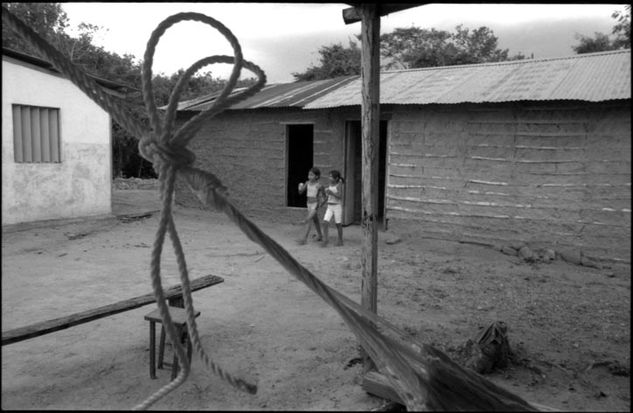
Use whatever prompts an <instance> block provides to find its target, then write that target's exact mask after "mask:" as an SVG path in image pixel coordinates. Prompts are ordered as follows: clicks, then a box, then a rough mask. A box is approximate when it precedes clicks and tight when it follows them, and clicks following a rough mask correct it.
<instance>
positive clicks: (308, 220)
mask: <svg viewBox="0 0 633 413" xmlns="http://www.w3.org/2000/svg"><path fill="white" fill-rule="evenodd" d="M302 223H303V224H305V226H306V233H305V236H304V237H303V238H301V239H300V240H297V243H298V244H299V245H305V244H306V243H307V242H308V235H310V227H311V226H312V219H311V214H308V217H307V218H306V219H305V220H303V221H302Z"/></svg>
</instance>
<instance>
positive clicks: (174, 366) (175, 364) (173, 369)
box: [171, 328, 183, 380]
mask: <svg viewBox="0 0 633 413" xmlns="http://www.w3.org/2000/svg"><path fill="white" fill-rule="evenodd" d="M177 333H178V334H177V335H178V339H179V340H180V342H181V343H182V334H183V331H182V328H178V329H177ZM171 347H172V350H173V351H174V361H173V363H172V365H171V379H172V380H174V379H175V378H176V376H178V368H179V367H180V366H179V364H178V354H177V353H176V346H175V345H174V344H172V346H171Z"/></svg>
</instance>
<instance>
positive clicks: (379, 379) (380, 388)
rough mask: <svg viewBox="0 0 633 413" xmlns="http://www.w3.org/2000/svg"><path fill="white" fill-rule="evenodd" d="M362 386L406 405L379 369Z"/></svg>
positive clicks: (368, 391)
mask: <svg viewBox="0 0 633 413" xmlns="http://www.w3.org/2000/svg"><path fill="white" fill-rule="evenodd" d="M361 387H362V388H363V390H365V391H366V392H367V393H369V394H373V395H374V396H378V397H380V398H383V399H385V400H390V401H392V402H395V403H398V404H401V405H403V406H404V405H405V403H404V402H403V401H402V399H401V398H400V396H398V393H396V391H395V390H394V389H393V388H392V387H391V385H390V384H389V380H387V378H386V377H385V376H383V375H382V374H380V373H378V372H377V371H370V372H369V373H367V374H365V376H364V377H363V382H362V383H361ZM530 404H531V405H532V406H534V407H535V408H536V409H538V410H540V411H542V412H558V411H561V410H558V409H555V408H553V407H549V406H544V405H541V404H537V403H530Z"/></svg>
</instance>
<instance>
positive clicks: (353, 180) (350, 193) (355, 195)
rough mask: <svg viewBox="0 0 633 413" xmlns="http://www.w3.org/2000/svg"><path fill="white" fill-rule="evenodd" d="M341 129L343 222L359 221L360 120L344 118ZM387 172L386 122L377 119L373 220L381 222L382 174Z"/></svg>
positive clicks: (383, 202) (382, 215)
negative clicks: (343, 161)
mask: <svg viewBox="0 0 633 413" xmlns="http://www.w3.org/2000/svg"><path fill="white" fill-rule="evenodd" d="M345 129H346V132H345V151H346V154H345V173H346V176H345V179H346V181H345V210H344V211H343V223H344V224H346V225H349V224H360V221H361V214H362V211H361V208H362V201H361V194H362V174H363V171H362V159H363V152H362V146H361V140H362V130H361V123H360V121H356V120H355V121H348V122H347V123H346V128H345ZM386 172H387V121H386V120H382V121H380V141H379V151H378V211H377V217H376V218H377V220H378V223H379V224H382V223H383V221H384V217H385V212H384V211H385V176H386Z"/></svg>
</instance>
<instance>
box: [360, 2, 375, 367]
mask: <svg viewBox="0 0 633 413" xmlns="http://www.w3.org/2000/svg"><path fill="white" fill-rule="evenodd" d="M359 10H360V13H361V18H362V25H361V81H362V91H361V94H362V103H361V126H362V132H361V135H362V153H363V159H362V197H361V204H362V207H361V228H362V233H363V239H362V250H361V272H362V286H361V290H362V296H361V305H362V306H363V307H364V308H366V309H368V310H369V311H371V312H373V313H376V312H377V296H378V294H377V288H378V276H377V264H378V231H377V225H376V224H377V223H376V217H377V212H378V149H379V140H378V139H379V134H380V49H379V48H380V16H379V15H378V6H377V5H376V4H364V5H362V6H361V7H360V8H359ZM362 357H363V368H364V370H365V371H369V370H371V369H372V368H373V363H372V362H371V359H370V358H369V357H368V356H367V355H366V354H363V355H362Z"/></svg>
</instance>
